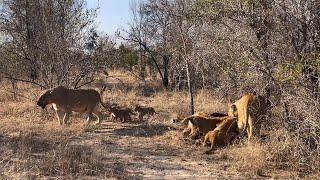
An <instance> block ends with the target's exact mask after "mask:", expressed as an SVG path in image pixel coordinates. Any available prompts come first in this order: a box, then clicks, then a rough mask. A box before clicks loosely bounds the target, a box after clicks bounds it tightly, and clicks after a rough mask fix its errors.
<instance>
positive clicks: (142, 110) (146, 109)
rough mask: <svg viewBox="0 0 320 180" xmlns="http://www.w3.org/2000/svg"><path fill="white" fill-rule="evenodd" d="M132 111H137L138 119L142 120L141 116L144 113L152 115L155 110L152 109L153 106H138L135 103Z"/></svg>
mask: <svg viewBox="0 0 320 180" xmlns="http://www.w3.org/2000/svg"><path fill="white" fill-rule="evenodd" d="M134 111H136V112H138V118H139V120H143V116H144V115H146V114H147V115H149V116H150V115H152V116H153V115H154V114H155V113H156V111H155V110H154V108H153V107H143V106H140V105H137V106H136V107H135V108H134Z"/></svg>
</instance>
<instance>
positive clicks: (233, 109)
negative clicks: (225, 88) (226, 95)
mask: <svg viewBox="0 0 320 180" xmlns="http://www.w3.org/2000/svg"><path fill="white" fill-rule="evenodd" d="M228 116H232V117H238V110H237V106H236V105H235V104H232V105H231V106H230V108H229V109H228Z"/></svg>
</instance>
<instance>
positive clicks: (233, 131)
mask: <svg viewBox="0 0 320 180" xmlns="http://www.w3.org/2000/svg"><path fill="white" fill-rule="evenodd" d="M236 135H237V120H236V118H235V117H231V116H228V117H225V118H224V120H223V122H222V123H220V124H219V125H218V126H217V127H216V128H215V129H214V130H212V131H209V132H208V133H207V134H206V135H205V138H204V141H203V144H202V146H206V144H207V143H208V142H210V145H211V146H210V150H208V151H207V152H206V153H209V152H211V151H213V150H214V148H215V146H226V145H227V144H229V143H230V142H231V140H232V139H233V138H235V137H236Z"/></svg>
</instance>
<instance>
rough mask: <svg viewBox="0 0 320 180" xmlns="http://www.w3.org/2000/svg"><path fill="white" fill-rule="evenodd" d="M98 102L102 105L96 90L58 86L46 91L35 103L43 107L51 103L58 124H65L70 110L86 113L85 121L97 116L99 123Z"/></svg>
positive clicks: (98, 122)
mask: <svg viewBox="0 0 320 180" xmlns="http://www.w3.org/2000/svg"><path fill="white" fill-rule="evenodd" d="M99 103H100V104H101V105H102V106H104V104H103V103H102V101H101V96H100V94H99V93H98V91H96V90H93V89H78V90H75V89H68V88H65V87H63V86H58V87H56V88H53V89H51V90H48V91H46V92H45V93H44V94H43V95H42V96H41V97H40V98H39V100H38V102H37V105H38V106H40V107H42V108H43V109H44V108H45V107H46V106H47V105H49V104H52V106H53V108H54V110H55V111H56V115H57V118H58V120H59V122H60V125H63V124H67V123H68V120H69V118H70V115H71V113H72V112H79V113H86V114H87V115H88V118H87V123H90V121H91V120H92V119H93V116H96V117H97V124H100V123H101V119H100V112H99V111H98V105H99Z"/></svg>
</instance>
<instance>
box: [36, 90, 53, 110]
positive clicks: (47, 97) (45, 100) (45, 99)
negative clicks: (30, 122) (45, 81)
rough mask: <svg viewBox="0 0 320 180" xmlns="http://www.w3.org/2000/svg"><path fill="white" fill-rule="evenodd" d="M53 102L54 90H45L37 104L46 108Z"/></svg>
mask: <svg viewBox="0 0 320 180" xmlns="http://www.w3.org/2000/svg"><path fill="white" fill-rule="evenodd" d="M51 103H53V95H52V90H49V91H47V92H45V93H44V94H43V95H42V96H41V97H40V98H39V100H38V102H37V105H38V106H40V107H41V108H42V109H44V108H45V107H46V106H47V105H48V104H51Z"/></svg>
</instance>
